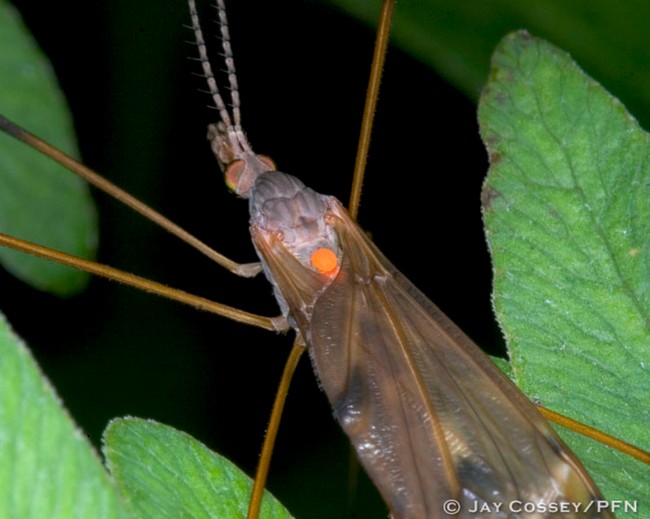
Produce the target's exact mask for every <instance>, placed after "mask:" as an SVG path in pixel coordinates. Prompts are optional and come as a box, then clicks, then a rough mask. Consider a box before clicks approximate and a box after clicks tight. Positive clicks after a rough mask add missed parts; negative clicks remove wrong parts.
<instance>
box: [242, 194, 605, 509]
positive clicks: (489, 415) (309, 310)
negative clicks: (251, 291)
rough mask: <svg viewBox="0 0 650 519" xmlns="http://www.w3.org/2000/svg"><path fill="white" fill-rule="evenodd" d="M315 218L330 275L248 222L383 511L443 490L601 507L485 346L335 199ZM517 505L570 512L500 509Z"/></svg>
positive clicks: (488, 503) (424, 505) (474, 500)
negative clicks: (329, 231)
mask: <svg viewBox="0 0 650 519" xmlns="http://www.w3.org/2000/svg"><path fill="white" fill-rule="evenodd" d="M327 218H328V221H329V225H331V226H332V228H333V229H334V230H335V234H336V236H337V239H338V243H337V244H335V245H336V248H337V250H338V251H339V255H340V259H341V265H340V269H339V271H338V273H337V274H336V276H335V277H334V278H333V279H329V280H328V279H326V278H325V277H324V276H321V275H319V274H317V273H315V272H313V271H312V270H309V269H306V268H305V266H304V265H302V263H301V262H300V261H298V260H296V259H295V258H294V257H293V256H292V255H291V254H290V253H289V252H288V251H286V250H285V249H284V248H283V247H282V245H281V243H280V241H281V240H280V239H279V238H281V237H282V236H281V235H277V236H275V235H274V236H270V237H269V236H267V237H266V239H261V236H259V235H257V236H256V232H257V231H256V230H255V229H254V230H253V237H254V241H255V243H256V245H257V247H258V250H259V252H260V254H261V255H262V257H263V259H264V261H265V262H266V264H267V268H268V269H269V271H270V272H271V273H272V277H273V281H274V283H275V285H276V288H277V290H279V291H280V292H281V293H282V296H283V298H284V300H285V301H286V303H287V305H288V307H289V312H290V314H291V317H292V318H293V320H294V322H295V323H296V325H297V327H298V328H299V331H300V333H302V335H303V337H304V338H305V339H306V340H307V342H308V345H309V347H310V353H311V357H312V361H313V364H314V367H315V370H316V372H317V375H318V377H319V379H320V381H321V384H322V386H323V389H324V390H325V392H326V393H327V395H328V397H329V399H330V402H331V403H332V406H333V407H334V412H335V414H336V417H337V418H338V420H339V422H340V423H341V425H342V426H343V428H344V430H345V431H346V433H347V434H348V436H349V437H350V440H351V442H352V444H353V445H354V446H355V449H356V450H357V453H358V455H359V458H360V460H361V462H362V464H363V466H364V467H365V469H366V471H367V472H368V473H369V475H370V477H371V478H372V479H373V481H374V482H375V484H376V485H377V487H378V488H379V490H380V492H381V494H382V495H383V497H384V499H385V500H386V502H387V503H388V506H389V508H390V511H391V513H392V515H393V517H395V518H414V519H422V518H444V517H451V516H449V515H447V513H446V512H445V511H444V509H443V504H444V503H445V501H446V500H449V499H455V500H458V502H459V503H460V507H461V508H460V512H459V513H458V514H457V515H454V517H461V518H470V517H472V518H477V517H486V518H487V517H490V518H502V517H503V518H510V517H527V518H532V517H558V518H559V517H562V518H570V517H580V518H591V517H604V518H611V517H614V516H613V514H611V513H610V512H608V511H598V510H596V509H590V510H585V509H586V507H587V506H588V505H589V503H591V501H596V500H597V499H602V497H601V495H600V493H599V491H598V489H597V488H596V486H595V484H594V483H593V481H592V480H591V478H590V477H589V475H588V474H587V473H586V471H585V469H584V468H583V467H582V466H581V464H580V463H579V461H578V460H577V459H576V458H575V457H574V455H573V454H572V453H571V452H570V451H569V450H568V448H567V447H566V445H564V443H563V442H562V441H561V440H560V439H559V438H558V437H557V435H556V434H555V433H554V432H553V430H552V429H551V428H550V426H549V425H548V424H547V423H546V421H545V420H544V419H543V418H542V417H541V416H540V415H539V413H538V412H537V410H536V409H535V407H534V406H533V405H532V404H531V403H530V402H529V401H528V399H527V398H526V397H525V396H524V395H523V394H521V392H520V391H519V390H518V389H517V388H516V387H515V386H514V385H513V384H512V383H511V382H510V381H509V380H507V379H506V378H505V377H504V376H503V375H502V373H501V372H500V371H499V370H498V369H497V368H496V367H495V366H494V364H493V363H492V362H491V361H490V360H489V359H488V358H487V357H486V356H485V354H484V353H482V352H481V351H480V349H479V348H478V347H477V346H476V345H475V344H474V343H473V342H472V341H471V340H470V339H469V338H468V337H467V336H466V335H465V334H464V333H463V332H462V331H461V330H460V329H459V328H458V327H457V326H456V325H454V324H453V323H452V322H451V321H450V320H449V319H448V318H447V317H446V316H445V315H444V314H443V313H442V312H441V311H440V310H439V309H438V308H437V307H436V306H435V305H434V304H433V303H431V302H430V301H429V300H428V299H426V297H424V295H423V294H421V293H420V292H419V291H418V290H417V289H416V288H415V287H414V286H413V285H412V284H411V283H410V282H409V281H408V280H406V279H405V278H404V277H403V276H402V275H401V274H400V273H399V272H398V271H397V270H396V269H395V268H394V267H393V266H392V265H391V264H390V262H389V261H388V260H387V259H386V258H385V257H384V256H383V255H382V254H381V253H380V252H379V251H378V250H377V248H376V247H375V246H374V245H373V244H372V243H371V242H370V241H369V240H368V239H367V237H366V236H365V234H364V233H363V232H362V231H361V230H360V229H359V228H358V227H357V225H356V224H355V223H354V222H353V221H352V220H351V219H350V218H349V216H348V215H347V212H346V211H345V210H344V209H343V208H342V207H341V206H340V204H339V203H338V202H336V201H334V202H331V201H330V208H329V211H328V216H327ZM278 236H279V238H278ZM333 246H334V245H333ZM530 503H537V509H538V510H540V511H541V510H543V507H544V506H555V505H560V504H562V503H564V505H563V506H570V505H573V504H575V506H578V507H580V512H564V511H562V512H557V513H553V512H552V511H548V512H544V513H541V512H540V513H539V514H531V513H528V514H526V513H521V514H517V513H515V512H513V509H515V510H516V509H520V508H522V507H523V506H524V505H528V504H530ZM498 506H500V507H501V508H500V510H497V507H498ZM477 507H478V508H479V509H481V508H482V509H483V510H484V511H483V512H472V510H475V509H476V508H477Z"/></svg>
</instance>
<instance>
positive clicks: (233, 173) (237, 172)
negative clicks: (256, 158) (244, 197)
mask: <svg viewBox="0 0 650 519" xmlns="http://www.w3.org/2000/svg"><path fill="white" fill-rule="evenodd" d="M245 169H246V163H245V162H244V161H243V160H235V161H233V162H231V163H230V164H228V166H227V167H226V171H224V173H223V176H224V177H225V180H226V186H228V189H230V190H231V191H235V192H236V191H237V187H238V186H239V179H240V178H241V176H242V173H243V172H244V170H245Z"/></svg>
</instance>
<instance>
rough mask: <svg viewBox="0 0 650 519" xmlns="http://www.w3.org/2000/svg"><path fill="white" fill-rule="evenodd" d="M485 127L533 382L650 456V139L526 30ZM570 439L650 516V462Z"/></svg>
mask: <svg viewBox="0 0 650 519" xmlns="http://www.w3.org/2000/svg"><path fill="white" fill-rule="evenodd" d="M479 121H480V126H481V135H482V138H483V140H484V142H485V143H486V146H487V148H488V152H489V155H490V163H491V166H490V171H489V176H488V179H487V181H486V184H485V187H484V193H483V198H484V201H483V207H484V217H485V224H486V227H487V231H486V232H487V236H488V240H489V244H490V249H491V252H492V255H493V262H494V306H495V310H496V313H497V317H498V319H499V321H500V323H501V326H502V328H503V330H504V333H505V335H506V338H507V341H508V345H509V348H510V352H511V358H512V364H513V372H514V376H515V378H516V379H517V382H518V384H519V386H520V387H522V388H523V390H524V391H525V392H526V393H527V394H529V395H531V396H532V397H538V398H539V399H540V400H541V403H542V404H543V405H545V406H547V407H549V408H551V409H553V410H556V411H558V412H561V413H563V414H566V415H567V416H571V417H572V418H575V419H577V420H581V421H583V422H585V423H587V424H589V425H593V426H595V427H596V428H599V429H601V430H603V431H605V432H608V433H611V434H613V435H615V436H618V437H620V438H623V439H625V440H626V441H629V442H631V443H633V444H636V445H639V446H642V447H644V446H645V447H647V446H649V445H650V407H649V406H648V402H650V377H648V371H647V370H648V366H650V353H649V352H650V350H649V349H648V344H650V329H649V321H648V316H649V315H650V276H649V271H648V270H649V267H650V261H649V258H650V162H649V161H648V158H649V156H650V141H649V138H648V134H647V133H645V132H644V131H643V130H642V129H641V128H640V127H639V126H638V124H637V123H636V121H635V120H634V118H633V117H632V116H631V115H630V114H629V113H627V112H626V110H625V108H624V107H623V106H622V105H621V103H620V102H619V101H618V100H616V99H615V98H614V97H612V96H611V95H610V94H608V93H607V92H606V91H605V90H604V89H603V88H602V87H601V86H600V85H598V84H597V83H596V82H595V81H593V80H592V79H590V78H589V77H588V76H587V75H586V74H585V73H584V72H582V70H580V68H579V67H578V66H577V65H576V64H575V63H574V62H573V61H572V60H571V58H570V57H569V56H568V55H567V54H566V53H564V52H563V51H560V50H558V49H557V48H555V47H553V46H552V45H550V44H549V43H546V42H544V41H542V40H539V39H536V38H533V37H531V36H530V35H528V34H527V33H525V32H518V33H514V34H511V35H509V36H508V37H506V38H505V39H504V40H503V42H502V43H501V44H500V45H499V47H498V48H497V50H496V51H495V54H494V56H493V59H492V70H491V74H490V80H489V82H488V85H487V87H486V88H485V90H484V91H483V94H482V97H481V102H480V107H479ZM560 432H563V431H560ZM563 435H564V434H563ZM566 439H567V442H568V443H569V444H570V446H571V447H572V448H573V449H574V450H575V452H576V454H577V455H578V457H580V458H581V459H582V461H583V463H584V464H585V465H586V466H587V468H588V469H589V470H590V472H591V473H592V475H593V477H594V479H595V480H596V482H597V483H598V484H599V486H600V487H601V490H602V491H603V493H604V494H605V496H606V497H607V498H608V499H610V500H611V499H614V500H616V499H623V500H630V501H634V500H638V502H639V506H640V507H641V509H647V508H648V507H650V488H649V487H648V484H647V482H648V481H649V480H650V468H649V467H648V466H646V465H643V464H641V463H640V462H637V461H635V460H633V459H631V458H629V457H627V456H624V455H622V454H619V453H616V452H613V451H612V450H611V449H608V448H606V447H603V446H601V445H599V444H596V443H595V442H592V441H589V440H584V439H580V438H578V437H576V436H575V435H569V434H567V435H566ZM626 516H627V515H626V514H624V513H620V514H619V517H626ZM629 516H630V517H636V515H635V514H631V515H629Z"/></svg>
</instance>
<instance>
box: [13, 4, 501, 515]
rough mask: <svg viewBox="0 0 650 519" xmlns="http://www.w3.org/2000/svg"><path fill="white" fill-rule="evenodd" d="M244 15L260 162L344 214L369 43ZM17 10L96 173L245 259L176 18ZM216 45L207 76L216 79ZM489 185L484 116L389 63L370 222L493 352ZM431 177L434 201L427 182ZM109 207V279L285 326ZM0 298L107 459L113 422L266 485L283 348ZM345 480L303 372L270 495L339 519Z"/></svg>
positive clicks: (94, 306) (124, 314)
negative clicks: (120, 274) (216, 456)
mask: <svg viewBox="0 0 650 519" xmlns="http://www.w3.org/2000/svg"><path fill="white" fill-rule="evenodd" d="M232 3H233V5H231V6H229V16H230V24H231V35H232V39H233V48H234V54H235V60H236V64H237V67H238V72H239V82H240V92H241V97H242V102H243V118H244V126H245V128H246V130H247V132H248V135H249V138H250V140H251V142H252V144H253V146H254V147H255V149H256V150H257V151H258V152H260V153H265V154H268V155H270V156H272V157H273V158H274V159H275V161H276V163H277V164H278V167H279V169H281V170H283V171H286V172H289V173H292V174H295V175H296V176H298V177H300V178H301V179H302V180H303V181H305V182H306V183H307V184H308V185H310V186H311V187H313V188H314V189H316V190H317V191H320V192H325V193H328V194H334V195H336V196H337V197H339V198H341V199H342V200H344V201H345V200H347V197H348V193H349V185H350V176H351V171H352V169H353V163H354V155H355V152H356V138H357V137H356V136H357V133H358V128H359V123H360V117H361V111H362V103H363V97H364V92H365V84H366V81H367V75H368V70H369V60H370V56H371V52H372V43H373V32H372V30H371V29H369V28H366V27H365V26H363V25H361V24H359V23H357V22H355V21H354V20H350V19H349V18H346V17H345V16H344V15H342V14H340V13H338V12H335V11H332V10H330V9H329V8H328V7H326V6H323V5H321V4H319V3H312V2H305V1H284V2H264V1H260V2H232ZM15 4H16V5H17V6H18V7H19V9H20V10H21V12H22V13H23V15H24V17H25V21H26V23H27V24H28V26H29V27H30V28H31V30H32V31H33V32H34V35H35V37H36V39H37V40H38V42H39V44H40V45H41V46H42V48H43V49H44V51H45V52H46V53H47V55H48V56H49V57H50V59H51V60H52V63H53V66H54V68H55V70H56V73H57V75H58V77H59V79H60V81H61V84H62V88H63V89H64V91H65V93H66V96H67V98H68V101H69V103H70V106H71V109H72V112H73V117H74V122H75V126H76V128H77V131H78V135H79V142H80V147H81V153H82V156H83V161H84V162H85V163H86V164H88V165H89V166H91V167H93V168H95V169H96V170H98V171H99V172H101V173H102V174H104V175H106V176H107V177H108V178H110V179H111V180H112V181H114V182H116V183H117V184H118V185H120V186H122V187H123V188H125V189H127V190H128V191H130V192H131V193H132V194H134V195H136V196H138V197H140V198H142V199H143V200H144V201H145V202H147V203H149V204H151V205H153V206H154V207H155V208H157V209H159V210H160V211H161V212H163V213H164V214H165V215H166V216H168V217H169V218H171V219H172V220H174V221H176V222H177V223H179V224H180V225H182V226H184V227H185V228H187V229H188V230H189V231H191V232H193V233H194V234H196V235H197V236H199V237H200V238H202V239H204V240H205V241H207V242H208V243H210V244H211V245H212V246H214V247H215V248H216V249H218V250H219V251H221V252H223V253H224V254H226V255H228V256H230V257H232V258H233V259H235V260H239V261H244V262H248V261H253V260H254V252H253V249H252V246H251V244H250V240H249V237H248V234H247V218H248V217H247V208H246V203H244V202H243V201H241V200H237V199H236V197H235V196H233V195H231V194H229V193H228V192H227V190H226V188H225V187H224V185H223V182H222V180H221V174H220V171H219V169H218V166H217V164H216V161H215V160H214V158H213V157H212V155H211V152H210V150H209V146H208V144H207V141H206V140H205V133H206V125H207V124H208V123H209V122H214V121H215V117H216V114H215V112H214V111H213V110H211V109H209V108H208V105H209V104H210V99H209V97H208V96H207V95H206V94H204V93H202V92H201V90H205V89H206V86H205V84H204V82H203V80H202V79H201V78H200V77H198V76H197V75H196V74H198V73H199V65H198V63H196V62H195V61H193V60H192V59H191V58H194V57H195V56H196V53H195V47H194V46H193V45H192V44H190V43H188V42H191V41H192V38H193V36H192V33H191V31H190V30H189V29H187V28H186V26H187V25H189V15H188V13H187V8H186V6H185V4H184V2H183V1H180V0H179V1H174V2H172V1H169V0H164V1H158V2H149V1H140V2H131V1H116V0H112V1H110V2H108V1H97V2H72V1H60V2H56V3H55V4H43V3H42V2H29V1H16V2H15ZM202 19H203V25H204V29H205V30H206V32H209V33H211V35H212V36H215V32H216V30H215V25H214V24H213V23H211V22H212V20H214V19H215V14H214V12H213V11H212V10H211V9H209V8H208V9H206V10H205V11H204V15H203V18H202ZM212 36H209V39H210V41H211V42H212V43H213V45H212V51H211V57H212V61H213V63H214V64H215V66H216V67H218V68H221V64H220V63H219V62H218V59H219V52H220V48H219V47H218V43H217V42H216V40H215V39H214V38H213V37H212ZM486 169H487V161H486V156H485V152H484V150H483V146H482V144H481V142H480V139H479V136H478V126H477V123H476V116H475V107H474V105H473V103H472V102H471V101H469V100H468V99H467V98H465V97H464V96H462V94H460V93H458V92H457V91H455V90H454V89H453V88H452V87H450V86H449V85H447V84H446V83H444V82H443V81H442V80H440V79H439V78H438V77H437V76H436V75H435V73H433V72H432V71H431V70H430V69H428V68H426V67H424V66H423V65H421V64H419V63H418V62H416V61H415V60H413V59H412V58H410V57H408V56H406V55H404V54H403V53H402V52H400V51H399V50H397V49H394V48H393V49H391V50H390V54H389V57H388V61H387V65H386V72H385V79H384V85H383V90H382V93H381V97H380V104H379V112H378V115H377V122H376V129H375V134H374V139H373V143H372V148H371V156H370V163H369V166H368V175H369V177H368V180H367V184H366V188H365V191H364V198H363V200H362V204H363V205H362V208H361V217H360V220H361V223H362V225H363V226H364V228H366V229H367V230H368V231H369V232H371V233H372V236H373V239H374V240H375V242H376V243H377V244H378V245H379V247H380V248H381V249H382V250H383V251H384V252H385V254H386V255H387V256H388V257H389V258H390V259H391V260H392V261H393V262H394V263H395V264H396V266H397V267H398V268H400V269H401V270H402V271H403V272H404V273H405V274H406V275H407V276H408V277H409V278H411V280H412V281H413V282H414V283H415V284H416V285H417V286H418V287H419V288H420V289H421V290H423V291H424V292H425V293H426V294H427V295H428V296H430V298H431V299H432V300H433V301H435V302H436V303H437V304H438V305H439V306H440V307H441V308H442V309H443V310H444V311H445V312H446V313H448V315H449V316H450V317H451V318H452V319H453V320H454V321H456V322H457V323H458V324H459V325H460V326H461V328H463V329H464V330H465V331H466V332H467V333H468V334H469V335H470V336H471V337H473V338H474V339H475V340H476V341H477V342H478V343H479V344H481V345H483V346H487V347H495V345H496V347H497V348H498V344H499V342H500V340H499V338H498V337H499V334H498V332H497V331H496V327H495V325H494V322H493V318H492V314H491V309H490V301H489V283H490V265H489V258H488V254H487V250H486V249H487V248H486V244H485V241H484V238H483V234H482V226H481V214H480V202H479V197H480V188H481V182H482V180H483V177H484V175H485V172H486ZM430 179H432V180H433V182H432V184H433V186H434V188H429V187H426V186H425V185H424V184H423V182H425V181H428V180H430ZM95 198H96V200H97V202H98V204H99V210H100V216H101V242H100V243H101V246H100V252H99V260H100V261H101V262H103V263H107V264H110V265H112V266H115V267H119V268H122V269H124V270H127V271H130V272H134V273H137V274H141V275H144V276H147V277H149V278H151V279H155V280H157V281H162V282H164V283H167V284H170V285H172V286H175V287H179V288H182V289H184V290H186V291H188V292H193V293H196V294H199V295H203V296H205V297H209V298H211V299H214V300H216V301H219V302H223V303H226V304H229V305H232V306H236V307H240V308H243V309H246V310H249V311H254V312H259V313H262V314H265V315H275V314H276V313H277V307H276V305H275V303H274V301H273V299H272V295H271V290H270V288H269V286H268V284H267V283H266V281H265V280H264V279H262V278H260V279H257V280H242V279H238V278H236V277H234V276H232V275H230V274H228V273H227V272H224V271H223V270H222V269H221V268H219V267H217V266H214V265H213V264H211V263H210V262H209V261H208V260H206V259H204V258H203V257H201V256H200V255H199V254H197V253H195V252H194V251H192V250H190V249H189V248H188V247H187V246H185V245H184V244H182V243H179V242H178V241H177V240H176V239H174V238H172V237H169V236H167V235H166V234H165V233H164V232H162V231H159V230H158V229H156V228H155V227H154V226H153V225H151V224H150V223H148V222H146V221H143V220H142V218H141V217H139V216H138V215H135V214H133V213H131V212H130V211H129V210H128V209H124V208H123V207H121V206H120V205H119V204H118V203H116V202H113V201H111V200H109V199H107V197H105V196H104V195H101V194H98V193H95ZM425 247H426V249H425ZM428 249H433V251H434V253H433V254H431V253H429V252H428ZM0 286H2V290H1V291H0V305H1V306H0V307H1V308H2V309H3V310H4V311H5V312H6V314H7V315H8V318H9V320H10V321H11V322H12V323H13V325H14V327H15V328H16V331H17V332H18V333H19V334H20V335H22V336H23V337H24V338H25V339H26V340H27V341H28V343H29V344H30V346H31V348H32V350H33V352H34V354H35V356H36V358H37V360H38V362H39V363H40V365H41V366H42V369H43V371H44V372H45V373H46V374H47V376H48V377H49V378H50V380H51V381H52V383H53V385H54V386H55V387H56V388H57V391H58V392H59V395H60V396H61V398H62V399H63V401H64V402H65V404H66V406H67V407H68V409H69V410H70V412H71V414H72V415H73V416H74V417H75V419H76V421H77V423H78V424H79V425H80V427H81V428H82V429H83V430H84V431H85V432H86V433H87V434H88V436H89V437H90V439H91V441H92V442H93V443H94V444H95V445H96V446H98V445H99V444H100V441H101V440H100V438H101V432H102V430H103V429H104V427H105V426H106V424H107V422H108V421H109V420H110V419H111V418H113V417H116V416H125V415H132V416H140V417H145V418H152V419H155V420H157V421H160V422H163V423H166V424H169V425H172V426H174V427H176V428H178V429H181V430H184V431H186V432H188V433H190V434H192V435H193V436H195V437H196V438H197V439H199V440H201V441H202V442H204V443H205V444H207V445H208V446H209V447H210V448H212V449H213V450H215V451H218V452H220V453H222V454H224V455H225V456H227V457H228V458H230V459H231V460H233V461H234V462H236V463H237V464H238V465H240V466H242V467H243V468H244V469H245V470H247V471H248V472H249V473H252V471H253V470H254V466H255V464H256V459H257V455H258V452H259V449H260V446H261V442H262V436H263V432H264V430H265V427H266V421H267V419H268V415H269V413H270V408H271V402H272V399H273V395H274V392H275V388H276V385H277V382H278V379H279V375H280V373H281V370H282V365H283V362H284V360H285V358H286V355H287V354H288V351H289V348H290V345H291V341H292V338H291V337H282V336H274V335H273V334H269V333H267V332H263V331H258V330H254V329H250V328H247V327H245V326H243V325H239V324H236V323H231V322H228V321H226V320H225V319H222V318H219V317H215V316H211V315H207V314H202V313H200V312H197V311H194V310H193V309H191V308H184V307H182V306H181V305H179V304H176V303H173V302H167V301H164V300H162V299H160V298H157V297H153V296H150V295H146V294H141V293H139V292H138V291H136V290H133V289H129V288H123V287H120V286H118V285H116V284H114V283H109V282H106V281H104V280H100V279H95V280H93V281H92V282H91V284H90V287H89V289H88V290H87V291H86V292H85V293H84V294H83V295H81V296H78V297H76V298H74V299H71V300H66V301H61V300H59V299H56V298H54V297H51V296H47V295H43V294H39V293H37V292H35V291H33V290H31V289H30V288H28V287H26V286H24V285H22V284H21V283H19V282H17V281H14V280H13V279H11V278H9V277H8V276H7V275H6V274H4V273H2V274H1V277H0ZM348 461H349V448H348V445H347V441H346V439H345V437H344V436H343V435H342V433H341V432H340V430H339V427H338V425H337V424H336V423H335V422H334V420H333V419H332V416H331V410H330V408H329V404H328V403H327V400H326V398H325V396H324V395H323V394H322V393H321V392H320V390H319V389H318V384H317V382H316V380H315V377H314V375H313V372H312V370H311V366H310V365H309V362H308V361H307V360H306V359H304V360H303V362H302V364H301V366H300V368H299V371H298V374H297V376H296V381H295V382H294V385H293V387H292V389H291V393H290V398H289V403H288V410H287V412H286V415H285V417H284V422H283V425H282V428H281V432H280V439H279V446H278V450H277V451H276V454H275V457H274V461H273V465H272V470H271V477H270V482H269V487H270V489H271V490H272V491H273V492H274V493H275V494H276V495H277V497H278V498H279V499H280V500H281V501H283V502H284V503H285V504H286V505H287V506H288V507H289V510H290V511H291V512H292V513H293V514H294V515H295V516H296V517H310V518H313V517H344V516H346V514H347V512H346V510H349V507H348V504H347V502H346V501H347V499H348V497H347V493H348V491H347V490H346V489H347V487H348V482H347V481H348ZM367 486H368V487H370V485H367ZM362 488H365V485H364V484H362ZM362 494H363V491H362ZM364 499H365V498H364V497H363V495H362V496H360V497H357V500H358V502H357V504H356V507H355V508H354V511H352V512H350V513H349V515H351V516H352V515H354V516H355V517H382V516H384V515H385V514H386V512H385V510H383V509H382V505H381V503H377V502H375V504H374V506H375V507H376V508H372V506H373V505H367V504H366V502H365V501H364Z"/></svg>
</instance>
